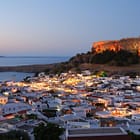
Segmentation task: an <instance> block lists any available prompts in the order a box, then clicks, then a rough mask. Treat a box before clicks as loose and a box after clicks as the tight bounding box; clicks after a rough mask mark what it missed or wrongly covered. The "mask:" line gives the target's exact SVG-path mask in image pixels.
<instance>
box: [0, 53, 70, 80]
mask: <svg viewBox="0 0 140 140" xmlns="http://www.w3.org/2000/svg"><path fill="white" fill-rule="evenodd" d="M69 58H70V57H56V56H55V57H53V56H51V57H38V56H37V57H30V56H29V57H23V56H22V57H18V56H12V57H10V56H9V57H0V66H22V65H37V64H52V63H59V62H65V61H68V60H69ZM27 76H34V73H25V72H0V81H21V80H23V79H24V78H25V77H27Z"/></svg>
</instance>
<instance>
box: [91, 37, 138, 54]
mask: <svg viewBox="0 0 140 140" xmlns="http://www.w3.org/2000/svg"><path fill="white" fill-rule="evenodd" d="M121 49H122V50H127V51H130V52H132V53H138V54H139V56H140V38H125V39H121V40H110V41H99V42H94V43H93V44H92V52H93V53H95V54H97V53H102V52H103V51H106V50H110V51H115V52H117V51H119V50H121Z"/></svg>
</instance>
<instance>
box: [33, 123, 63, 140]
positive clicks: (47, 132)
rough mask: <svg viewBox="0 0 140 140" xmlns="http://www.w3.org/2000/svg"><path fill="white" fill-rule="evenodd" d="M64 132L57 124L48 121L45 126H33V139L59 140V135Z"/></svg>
mask: <svg viewBox="0 0 140 140" xmlns="http://www.w3.org/2000/svg"><path fill="white" fill-rule="evenodd" d="M63 132H64V129H63V128H60V127H59V125H56V124H53V123H48V124H47V125H46V126H45V125H44V124H40V125H39V126H37V127H35V128H34V136H35V140H59V136H60V135H61V134H62V133H63Z"/></svg>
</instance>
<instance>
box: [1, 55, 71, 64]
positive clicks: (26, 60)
mask: <svg viewBox="0 0 140 140" xmlns="http://www.w3.org/2000/svg"><path fill="white" fill-rule="evenodd" d="M69 58H70V57H0V66H20V65H33V64H52V63H57V62H65V61H67V60H69Z"/></svg>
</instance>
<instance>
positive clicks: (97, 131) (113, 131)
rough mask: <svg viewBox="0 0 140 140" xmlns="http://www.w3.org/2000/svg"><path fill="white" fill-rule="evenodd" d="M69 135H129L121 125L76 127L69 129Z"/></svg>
mask: <svg viewBox="0 0 140 140" xmlns="http://www.w3.org/2000/svg"><path fill="white" fill-rule="evenodd" d="M67 134H68V137H79V136H109V135H127V132H125V130H123V129H122V128H120V127H100V128H86V129H82V128H80V129H79V128H78V129H77V128H76V129H68V130H67Z"/></svg>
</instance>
